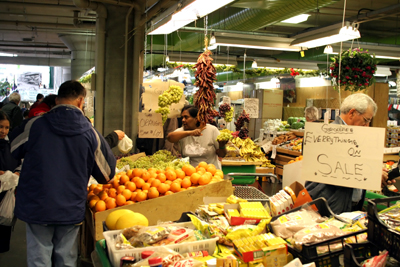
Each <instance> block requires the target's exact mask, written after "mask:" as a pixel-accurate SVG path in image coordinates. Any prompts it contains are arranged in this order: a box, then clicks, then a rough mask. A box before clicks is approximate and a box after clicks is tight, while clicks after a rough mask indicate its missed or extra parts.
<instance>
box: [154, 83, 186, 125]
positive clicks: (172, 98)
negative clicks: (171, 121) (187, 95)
mask: <svg viewBox="0 0 400 267" xmlns="http://www.w3.org/2000/svg"><path fill="white" fill-rule="evenodd" d="M182 95H183V89H182V88H180V87H179V86H176V85H171V86H170V87H169V88H168V89H167V90H165V91H164V92H163V93H162V94H161V95H159V96H158V106H159V108H158V109H157V110H156V111H155V112H156V113H160V114H161V117H162V122H163V124H164V123H165V121H166V120H167V119H168V114H169V113H170V110H169V107H170V106H171V104H173V103H175V104H176V103H179V101H180V100H181V98H182Z"/></svg>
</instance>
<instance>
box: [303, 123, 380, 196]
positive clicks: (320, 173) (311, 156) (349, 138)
mask: <svg viewBox="0 0 400 267" xmlns="http://www.w3.org/2000/svg"><path fill="white" fill-rule="evenodd" d="M384 136H385V129H384V128H372V127H361V126H348V125H338V124H321V123H310V122H306V127H305V133H304V138H303V154H304V158H303V167H304V168H303V171H302V176H301V177H302V179H304V180H306V181H313V182H319V183H325V184H332V185H338V186H345V187H351V188H360V189H368V190H380V189H381V177H382V162H383V153H382V148H383V147H384Z"/></svg>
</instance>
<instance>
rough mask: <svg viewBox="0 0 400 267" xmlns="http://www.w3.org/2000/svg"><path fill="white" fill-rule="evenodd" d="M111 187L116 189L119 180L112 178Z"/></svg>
mask: <svg viewBox="0 0 400 267" xmlns="http://www.w3.org/2000/svg"><path fill="white" fill-rule="evenodd" d="M112 185H113V187H114V188H117V187H118V186H119V179H117V178H114V180H113V181H112Z"/></svg>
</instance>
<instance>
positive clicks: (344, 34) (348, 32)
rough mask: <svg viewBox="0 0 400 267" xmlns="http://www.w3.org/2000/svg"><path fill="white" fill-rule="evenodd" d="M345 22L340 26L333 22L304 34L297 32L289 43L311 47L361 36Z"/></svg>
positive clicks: (355, 28)
mask: <svg viewBox="0 0 400 267" xmlns="http://www.w3.org/2000/svg"><path fill="white" fill-rule="evenodd" d="M346 24H347V25H346V26H344V27H342V28H339V27H338V25H337V24H335V25H332V26H328V27H325V28H320V29H318V30H314V31H310V32H307V33H304V34H299V35H298V36H295V38H296V37H297V38H296V39H295V40H294V41H293V42H292V43H291V44H290V45H291V46H300V47H308V48H313V47H318V46H324V45H327V44H334V43H339V42H344V41H348V40H353V39H357V38H360V37H361V35H360V32H359V31H358V29H357V27H356V26H350V25H349V22H347V23H346Z"/></svg>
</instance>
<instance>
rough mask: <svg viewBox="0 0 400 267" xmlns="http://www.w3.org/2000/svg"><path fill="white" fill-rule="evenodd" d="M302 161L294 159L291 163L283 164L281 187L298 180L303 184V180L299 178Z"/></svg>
mask: <svg viewBox="0 0 400 267" xmlns="http://www.w3.org/2000/svg"><path fill="white" fill-rule="evenodd" d="M302 170H303V161H302V160H300V161H296V162H293V163H291V164H287V165H283V175H282V187H285V186H290V185H291V184H292V183H294V182H299V183H300V184H302V185H303V186H304V185H305V181H304V180H303V179H302V178H301V172H302Z"/></svg>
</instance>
